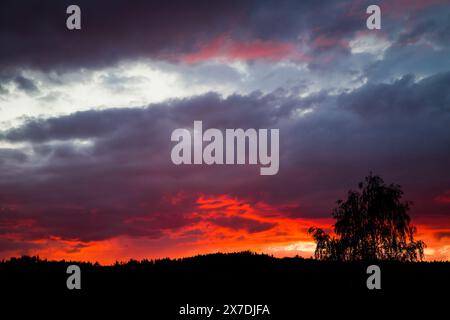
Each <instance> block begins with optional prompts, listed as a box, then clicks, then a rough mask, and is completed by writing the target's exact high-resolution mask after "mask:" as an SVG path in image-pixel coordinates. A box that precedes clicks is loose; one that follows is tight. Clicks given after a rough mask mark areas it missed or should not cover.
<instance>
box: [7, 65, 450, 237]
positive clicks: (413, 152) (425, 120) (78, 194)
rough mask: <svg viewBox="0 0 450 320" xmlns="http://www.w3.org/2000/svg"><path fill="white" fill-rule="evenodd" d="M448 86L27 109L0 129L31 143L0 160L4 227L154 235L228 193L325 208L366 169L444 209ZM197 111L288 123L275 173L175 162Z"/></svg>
mask: <svg viewBox="0 0 450 320" xmlns="http://www.w3.org/2000/svg"><path fill="white" fill-rule="evenodd" d="M449 92H450V73H442V74H438V75H435V76H431V77H428V78H425V79H422V80H420V81H418V80H416V79H415V78H414V77H413V76H405V77H403V78H402V79H400V80H398V81H396V82H393V83H391V84H380V85H373V84H370V83H369V84H367V85H364V86H362V87H361V88H359V89H357V90H355V91H354V92H351V93H348V94H341V95H338V96H336V95H332V94H329V93H327V92H320V93H318V94H316V95H313V96H309V97H307V98H299V97H298V96H296V95H292V94H290V93H289V92H288V91H283V90H277V91H275V92H273V93H271V94H261V93H258V92H254V93H252V94H250V95H231V96H229V97H227V98H221V97H220V96H219V95H217V94H214V93H209V94H205V95H202V96H198V97H192V98H186V99H179V100H171V101H167V102H163V103H159V104H153V105H150V106H148V107H143V108H124V109H109V110H102V111H98V110H97V111H93V110H91V111H84V112H77V113H74V114H71V115H67V116H60V117H53V118H49V119H31V120H28V121H27V122H25V123H24V124H23V125H21V126H20V127H17V128H13V129H10V130H7V131H4V132H2V133H1V137H2V140H4V141H7V142H12V143H17V142H20V143H24V144H25V145H30V147H31V150H30V148H28V147H24V148H23V150H21V149H18V150H16V151H14V152H13V151H8V150H6V149H5V150H2V152H3V153H4V154H5V155H7V157H2V159H7V158H8V157H9V160H4V161H2V162H0V190H1V193H0V203H1V204H2V206H3V207H4V208H9V209H8V210H9V212H10V213H9V214H7V215H5V214H4V215H2V216H1V217H0V225H5V224H6V225H11V223H10V222H11V221H15V219H19V220H20V221H33V227H30V228H28V229H23V230H22V231H20V230H19V231H18V232H17V233H18V234H22V233H23V234H24V235H25V234H27V235H28V236H29V235H30V233H29V229H32V230H35V232H36V233H35V237H36V238H39V237H45V236H57V237H61V238H63V239H80V240H82V241H90V240H101V239H108V238H111V237H114V236H118V235H131V236H147V237H152V238H156V237H159V236H160V235H161V232H163V230H169V229H170V230H173V229H178V228H180V227H182V226H185V225H189V224H191V223H193V222H195V221H194V220H193V219H192V217H190V216H189V214H190V213H192V212H195V211H196V210H197V209H198V207H197V203H196V201H197V199H198V197H199V196H200V195H223V194H227V195H229V196H232V197H237V198H239V199H246V200H248V201H250V202H255V203H256V202H261V201H262V202H267V203H269V204H270V205H273V206H275V207H278V206H279V207H280V208H281V207H282V206H283V205H284V204H286V203H289V204H291V205H292V204H295V205H294V206H290V209H289V210H285V209H280V212H282V213H283V214H285V215H290V216H297V217H298V216H304V217H328V216H329V214H330V211H331V209H332V207H333V206H334V203H335V200H337V199H338V198H342V197H344V196H345V194H346V192H347V190H348V189H349V188H351V187H355V186H356V184H357V182H358V181H360V180H361V179H362V178H363V177H364V175H366V174H368V173H369V172H370V171H371V170H372V171H373V172H374V173H377V174H381V175H382V176H383V177H384V178H385V179H386V180H387V182H395V183H399V184H401V185H403V186H404V190H405V194H406V198H407V199H409V200H413V201H414V203H415V204H414V206H413V214H420V215H421V216H422V217H426V216H427V215H434V216H440V215H441V216H442V215H445V214H447V213H448V212H446V210H447V209H446V207H444V206H442V205H440V204H439V203H436V202H434V201H433V200H432V199H434V198H435V196H436V195H438V194H442V193H443V192H445V190H449V189H450V184H449V181H450V180H449V179H448V178H449V177H448V167H449V165H450V151H449V148H448V146H449V145H450V138H449V137H450V127H449V126H448V123H450V109H449V106H450V103H449ZM381 98H382V99H381ZM309 109H313V112H311V113H305V114H302V113H303V112H304V111H306V110H309ZM194 120H202V121H203V124H204V128H210V127H215V128H219V129H225V128H244V129H245V128H256V129H258V128H280V171H279V173H278V174H277V175H275V176H260V175H259V169H258V167H256V166H175V165H173V164H172V163H171V160H170V151H171V148H172V146H173V143H171V142H170V134H171V132H172V130H174V129H176V128H190V127H192V125H193V121H194ZM80 140H81V141H82V142H83V143H82V142H80ZM13 159H17V161H14V160H13ZM175 198H176V199H177V200H176V201H173V199H175ZM215 218H217V217H215ZM238 220H239V221H238ZM8 221H9V224H7V222H8ZM211 222H212V223H216V224H218V225H221V226H226V227H229V228H235V229H243V230H247V231H248V232H259V231H263V230H267V229H269V228H271V227H272V226H270V225H265V224H264V223H263V224H261V222H260V221H256V222H255V223H253V222H251V221H243V220H242V219H237V220H236V219H235V220H233V221H230V220H224V219H219V220H217V219H216V220H215V221H211ZM7 229H8V228H4V229H2V232H7ZM25 230H27V231H26V232H25Z"/></svg>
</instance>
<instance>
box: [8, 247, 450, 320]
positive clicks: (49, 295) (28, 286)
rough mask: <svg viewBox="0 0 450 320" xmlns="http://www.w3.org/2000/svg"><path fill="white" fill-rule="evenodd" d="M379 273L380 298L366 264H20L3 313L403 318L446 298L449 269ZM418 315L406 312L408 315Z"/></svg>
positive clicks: (394, 265) (435, 265)
mask: <svg viewBox="0 0 450 320" xmlns="http://www.w3.org/2000/svg"><path fill="white" fill-rule="evenodd" d="M70 264H77V265H79V266H80V268H81V270H82V281H81V282H82V289H81V290H79V291H77V290H72V291H70V290H68V289H67V288H66V278H67V274H66V268H67V266H68V265H70ZM378 265H379V266H380V267H381V270H382V290H375V291H374V290H368V289H367V288H366V279H367V277H368V275H367V274H366V268H367V266H368V263H366V262H362V261H353V262H349V261H347V262H341V261H320V260H316V259H303V258H300V257H295V258H274V257H272V256H268V255H264V254H255V253H251V252H240V253H229V254H222V253H216V254H209V255H200V256H196V257H190V258H183V259H159V260H142V261H136V260H130V261H128V262H126V263H116V264H115V265H112V266H101V265H99V264H92V263H81V262H69V261H47V260H41V259H39V258H37V257H22V258H12V259H10V260H7V261H3V262H1V263H0V284H1V288H2V290H3V291H4V292H7V293H8V295H7V296H5V298H3V301H2V302H5V304H4V305H5V306H7V305H8V303H7V302H6V301H8V300H5V299H12V300H14V299H19V301H24V300H25V301H33V302H34V303H38V302H37V301H39V304H40V303H47V304H48V303H53V302H55V301H57V304H58V305H59V306H66V307H67V308H72V307H71V306H72V305H76V306H79V308H82V310H84V308H87V307H88V306H89V308H90V310H91V308H93V309H92V310H97V311H98V312H100V311H101V312H102V313H103V312H107V311H108V310H109V311H112V312H118V311H119V310H122V311H123V309H125V310H126V312H132V313H134V312H136V313H138V314H141V312H142V314H146V312H147V313H148V312H150V311H149V310H151V312H152V314H153V315H154V314H163V315H164V316H163V317H158V318H157V319H184V318H179V317H177V314H176V313H177V310H178V308H179V307H180V306H181V305H185V304H186V303H190V304H195V303H196V304H212V305H215V306H220V305H222V304H268V305H269V306H270V308H271V312H272V317H271V318H264V317H263V318H256V319H291V317H292V315H298V314H299V311H301V314H302V315H303V316H306V315H307V314H308V313H310V312H312V313H315V312H319V311H320V314H321V315H322V316H325V315H326V314H329V315H331V314H333V315H352V314H354V315H357V313H356V310H355V309H352V307H350V306H349V304H351V305H353V304H355V305H359V306H365V307H367V308H370V307H371V306H377V309H376V310H373V311H371V314H373V313H374V312H375V313H376V312H382V310H387V308H394V309H393V310H397V311H401V310H400V309H398V308H403V307H399V306H402V305H403V304H404V305H408V304H411V303H412V302H411V301H416V300H417V301H420V304H421V305H423V304H425V303H426V302H425V301H427V300H426V299H428V300H429V299H432V302H433V304H434V303H438V301H439V299H446V297H447V296H448V295H447V294H446V293H445V292H446V290H448V288H450V287H449V286H450V263H449V262H398V261H381V262H380V263H378ZM441 292H442V293H441ZM55 303H56V302H55ZM324 306H326V308H324ZM396 308H397V309H396ZM412 310H413V309H405V310H403V311H402V314H403V315H404V314H405V313H406V314H407V312H412ZM392 312H393V311H391V314H392ZM128 316H130V314H128ZM250 318H251V317H247V318H246V317H244V318H243V319H250ZM319 318H321V317H319ZM149 319H154V317H149ZM186 319H203V318H186ZM214 319H223V317H218V318H214ZM230 319H240V318H239V317H238V318H231V317H230ZM252 319H255V318H252Z"/></svg>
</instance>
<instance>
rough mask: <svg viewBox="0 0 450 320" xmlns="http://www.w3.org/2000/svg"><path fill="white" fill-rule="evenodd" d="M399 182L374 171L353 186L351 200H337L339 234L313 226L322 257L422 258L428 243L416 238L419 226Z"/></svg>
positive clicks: (349, 258) (345, 259) (346, 259)
mask: <svg viewBox="0 0 450 320" xmlns="http://www.w3.org/2000/svg"><path fill="white" fill-rule="evenodd" d="M402 196H403V191H402V189H401V187H400V186H399V185H395V184H390V185H386V184H385V183H384V181H383V179H381V178H380V177H379V176H376V175H372V174H370V175H369V176H367V177H366V178H365V181H364V182H361V183H359V185H358V191H353V190H350V191H349V192H348V196H347V200H345V201H342V200H338V201H337V205H338V206H337V208H335V209H334V210H333V217H334V218H335V219H336V222H335V224H334V234H335V236H330V235H329V234H327V233H326V232H325V231H324V230H322V229H320V228H316V227H312V228H310V229H309V230H308V232H309V233H310V234H311V235H312V237H313V238H314V240H315V242H316V243H317V246H316V250H315V258H316V259H319V260H339V261H355V260H398V261H420V260H422V259H423V257H424V253H423V250H424V248H425V243H424V242H423V241H420V240H418V241H415V240H414V234H415V233H416V228H415V227H414V226H413V225H411V223H410V222H411V219H410V217H409V215H408V211H409V209H410V205H411V202H408V201H405V202H402V200H401V198H402Z"/></svg>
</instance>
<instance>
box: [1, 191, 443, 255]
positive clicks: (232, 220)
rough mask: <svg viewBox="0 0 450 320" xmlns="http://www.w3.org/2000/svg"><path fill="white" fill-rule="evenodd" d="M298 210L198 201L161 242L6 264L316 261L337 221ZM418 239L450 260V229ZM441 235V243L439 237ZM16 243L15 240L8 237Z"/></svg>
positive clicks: (56, 246)
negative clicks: (318, 241) (320, 231)
mask: <svg viewBox="0 0 450 320" xmlns="http://www.w3.org/2000/svg"><path fill="white" fill-rule="evenodd" d="M291 207H293V205H284V206H279V207H274V206H270V205H268V204H267V203H263V202H257V203H250V202H247V201H244V200H241V199H237V198H232V197H230V196H228V195H221V196H214V197H206V196H199V197H198V198H197V201H196V208H195V210H194V211H193V212H191V213H189V214H188V215H187V216H185V217H184V218H185V219H186V220H187V221H188V222H189V223H188V224H186V225H185V226H183V227H181V228H178V229H170V230H164V232H163V233H162V236H161V237H159V238H156V239H155V238H146V237H130V236H126V235H124V236H119V237H114V238H111V239H107V240H102V241H91V242H82V241H77V240H65V239H61V238H59V237H53V236H52V237H49V238H48V239H38V240H33V241H32V243H33V244H35V245H39V249H30V250H28V251H26V252H20V251H18V250H16V251H14V250H12V251H7V252H3V254H2V256H1V257H0V258H3V259H7V258H10V257H12V256H20V255H22V254H24V253H25V254H27V255H38V256H40V257H41V258H46V259H49V260H62V259H65V260H73V261H91V262H96V261H97V262H99V263H101V264H113V263H114V262H115V261H127V260H129V259H137V260H140V259H156V258H165V257H170V258H181V257H188V256H194V255H198V254H207V253H215V252H236V251H244V250H251V251H254V252H258V253H267V254H272V255H274V256H277V257H286V256H296V255H299V256H302V257H306V258H307V257H311V256H312V255H313V253H314V249H315V244H314V242H313V240H312V238H311V236H309V235H308V234H307V230H308V228H309V227H311V226H317V227H321V228H324V229H331V225H332V224H333V220H332V219H331V218H330V219H312V218H297V217H290V216H289V215H288V214H286V211H288V210H289V208H291ZM417 229H418V234H417V235H416V238H417V239H421V240H424V241H425V243H426V244H427V248H426V251H425V254H426V259H427V260H450V243H449V242H448V235H449V234H450V233H449V231H450V230H448V229H442V228H438V227H435V226H430V225H425V224H419V225H417ZM437 234H440V235H442V236H441V237H437V236H436V235H437ZM8 238H9V240H14V235H12V234H10V235H9V236H8Z"/></svg>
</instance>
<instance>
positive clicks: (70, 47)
mask: <svg viewBox="0 0 450 320" xmlns="http://www.w3.org/2000/svg"><path fill="white" fill-rule="evenodd" d="M72 2H73V1H70V2H68V1H37V0H30V1H23V0H18V1H10V0H6V1H2V2H1V4H0V6H1V9H0V43H1V48H0V259H7V258H9V257H12V256H20V255H24V254H27V255H39V256H40V257H42V258H48V259H72V260H83V261H99V262H100V263H104V264H109V263H113V262H114V261H116V260H122V261H125V260H128V259H130V258H134V259H142V258H162V257H173V258H175V257H183V256H191V255H196V254H202V253H210V252H218V251H221V252H232V251H240V250H252V251H256V252H264V253H268V254H273V255H275V256H295V255H300V256H303V257H310V256H311V255H312V254H313V252H314V249H315V244H314V242H313V241H312V238H311V237H310V236H309V235H308V234H307V230H308V228H309V227H311V226H318V227H322V228H325V229H327V230H330V229H331V225H332V224H333V219H332V216H331V213H332V210H333V208H334V207H335V206H336V201H337V200H338V199H343V198H345V196H346V194H347V192H348V190H350V189H356V188H357V185H358V182H360V181H362V180H363V179H364V177H365V176H367V175H368V174H369V173H370V172H373V173H374V174H378V175H380V176H381V177H382V178H383V179H384V180H385V182H387V183H396V184H399V185H401V186H402V189H403V191H404V200H409V201H412V203H413V205H412V207H411V211H410V216H411V217H412V222H413V224H414V225H416V226H417V229H418V232H417V235H416V238H417V239H421V240H424V241H425V242H426V244H427V248H426V249H425V254H426V258H427V259H428V260H435V259H436V260H450V170H449V168H450V125H449V124H450V58H449V57H450V1H448V0H447V1H440V0H428V1H424V0H408V1H407V0H395V1H313V0H311V1H297V0H292V1H284V0H282V1H275V0H273V1H270V0H249V1H238V0H227V1H225V0H223V1H222V0H218V1H214V4H213V2H211V1H181V0H180V1H87V0H86V1H76V4H77V5H78V6H79V7H80V8H81V30H68V29H67V28H66V18H67V17H68V15H67V14H66V8H67V7H68V6H69V5H70V4H74V3H75V2H74V3H72ZM371 4H377V5H379V6H380V8H381V29H380V30H369V29H367V27H366V19H367V17H368V15H367V14H366V8H367V7H368V6H369V5H371ZM195 120H202V121H203V126H204V127H205V128H219V129H226V128H243V129H246V128H278V129H279V130H280V168H279V172H278V174H276V175H272V176H261V175H260V174H259V166H251V165H235V166H218V165H216V166H214V165H212V166H208V165H195V166H177V165H174V164H173V163H172V162H171V159H170V153H171V149H172V147H173V145H174V144H173V142H171V141H170V135H171V132H172V131H173V130H174V129H176V128H192V126H193V122H194V121H195Z"/></svg>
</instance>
